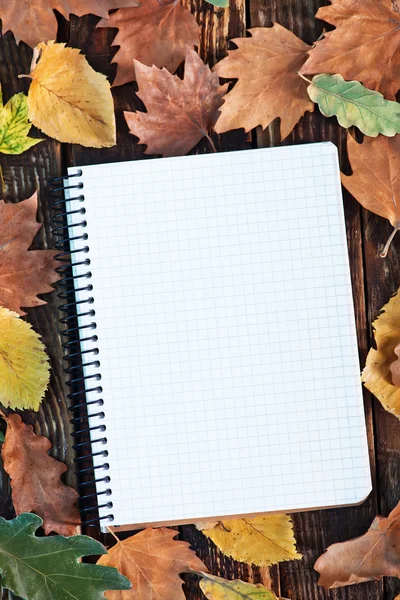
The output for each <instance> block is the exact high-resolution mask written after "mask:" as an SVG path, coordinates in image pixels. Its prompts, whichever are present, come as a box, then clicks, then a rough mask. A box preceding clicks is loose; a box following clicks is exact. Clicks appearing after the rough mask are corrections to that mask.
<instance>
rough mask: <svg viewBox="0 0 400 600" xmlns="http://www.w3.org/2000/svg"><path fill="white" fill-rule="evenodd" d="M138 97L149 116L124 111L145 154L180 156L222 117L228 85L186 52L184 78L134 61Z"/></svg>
mask: <svg viewBox="0 0 400 600" xmlns="http://www.w3.org/2000/svg"><path fill="white" fill-rule="evenodd" d="M135 69H136V76H137V81H138V84H139V92H138V96H139V98H140V99H141V100H142V101H143V102H144V104H145V106H146V108H147V113H143V112H135V113H133V112H125V113H124V114H125V119H126V122H127V124H128V126H129V129H130V133H132V135H136V136H137V137H138V138H139V143H141V144H147V150H146V154H162V155H163V156H181V155H183V154H187V153H188V152H189V150H191V149H192V148H193V147H194V146H195V145H196V144H197V143H198V142H199V141H200V140H201V139H202V138H203V137H206V138H207V139H208V140H209V141H210V143H211V145H213V142H212V140H211V138H210V137H209V135H208V132H209V131H210V130H211V128H212V126H213V125H214V123H215V121H216V120H217V118H218V115H219V111H218V109H219V107H220V106H221V102H222V98H223V96H224V94H225V92H226V90H227V86H226V85H223V86H220V85H219V78H218V75H217V74H216V73H212V72H211V71H210V68H209V67H208V66H207V65H205V64H204V63H203V61H202V60H201V58H200V57H199V56H198V55H197V54H196V52H195V51H194V50H191V49H190V48H189V47H187V49H186V61H185V76H184V78H183V79H180V78H179V77H178V76H174V75H171V73H169V72H168V71H167V70H166V69H161V70H160V69H157V67H146V66H145V65H142V64H141V63H139V62H137V61H135Z"/></svg>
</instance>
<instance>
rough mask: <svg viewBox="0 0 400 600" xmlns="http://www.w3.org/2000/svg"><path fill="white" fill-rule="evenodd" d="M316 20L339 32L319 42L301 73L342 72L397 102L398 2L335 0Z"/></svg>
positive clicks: (399, 85)
mask: <svg viewBox="0 0 400 600" xmlns="http://www.w3.org/2000/svg"><path fill="white" fill-rule="evenodd" d="M316 17H318V18H319V19H323V20H324V21H327V22H328V23H330V24H331V25H335V26H336V29H335V30H334V31H330V32H328V33H325V35H324V38H323V39H322V40H320V41H318V42H316V44H315V47H314V48H313V49H312V50H311V51H310V53H309V54H310V56H309V58H308V60H307V62H306V63H305V65H304V66H303V68H302V69H301V73H303V74H310V75H311V74H316V73H340V75H342V76H343V77H344V79H346V80H352V79H356V80H357V81H360V82H361V83H363V84H364V85H365V87H367V88H369V89H372V90H377V91H378V92H381V93H382V94H383V95H384V96H385V98H387V99H388V100H394V99H395V97H396V93H397V91H398V90H399V88H400V11H399V8H398V6H397V4H396V3H395V1H394V0H331V6H324V7H322V8H320V9H319V10H318V12H317V14H316Z"/></svg>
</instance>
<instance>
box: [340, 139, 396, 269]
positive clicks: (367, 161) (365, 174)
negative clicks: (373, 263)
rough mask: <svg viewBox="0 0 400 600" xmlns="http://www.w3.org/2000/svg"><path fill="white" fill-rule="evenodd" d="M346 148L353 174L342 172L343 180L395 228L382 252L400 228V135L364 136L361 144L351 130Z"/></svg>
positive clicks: (386, 250) (383, 254) (358, 197)
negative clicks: (353, 136)
mask: <svg viewBox="0 0 400 600" xmlns="http://www.w3.org/2000/svg"><path fill="white" fill-rule="evenodd" d="M347 151H348V155H349V160H350V164H351V168H352V170H353V174H352V175H343V174H342V183H343V185H344V186H345V188H347V189H348V190H349V192H350V193H351V194H352V195H353V196H354V197H355V198H356V200H358V202H360V204H362V206H364V208H367V209H368V210H370V211H371V212H374V213H375V214H377V215H379V216H380V217H384V218H385V219H388V220H389V221H390V223H391V225H392V226H393V228H394V230H393V233H392V235H391V236H390V238H389V240H388V242H387V244H386V246H385V248H384V250H383V252H382V253H381V256H382V257H384V256H386V254H387V252H388V249H389V246H390V243H391V241H392V239H393V237H394V235H395V234H396V232H397V231H398V230H399V229H400V208H399V206H400V175H399V173H400V136H399V135H396V136H395V137H393V138H387V137H384V136H379V137H377V138H376V139H371V138H365V139H364V141H363V143H362V144H358V143H357V142H356V141H355V140H354V139H353V138H352V137H351V135H350V134H349V135H348V136H347Z"/></svg>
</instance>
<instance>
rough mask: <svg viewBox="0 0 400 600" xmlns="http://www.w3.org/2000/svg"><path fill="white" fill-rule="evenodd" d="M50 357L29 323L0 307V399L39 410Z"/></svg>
mask: <svg viewBox="0 0 400 600" xmlns="http://www.w3.org/2000/svg"><path fill="white" fill-rule="evenodd" d="M49 379H50V373H49V359H48V357H47V355H46V352H45V348H44V345H43V344H42V342H41V341H40V338H39V336H38V334H37V333H36V332H35V331H34V330H33V329H32V326H31V325H30V324H29V323H26V322H25V321H22V319H20V318H19V315H18V314H17V313H15V312H12V311H11V310H8V309H7V308H3V307H0V381H1V385H0V402H1V404H3V406H10V407H11V408H20V409H24V408H30V409H32V410H38V409H39V405H40V402H41V400H42V398H43V396H44V393H45V391H46V389H47V385H48V383H49Z"/></svg>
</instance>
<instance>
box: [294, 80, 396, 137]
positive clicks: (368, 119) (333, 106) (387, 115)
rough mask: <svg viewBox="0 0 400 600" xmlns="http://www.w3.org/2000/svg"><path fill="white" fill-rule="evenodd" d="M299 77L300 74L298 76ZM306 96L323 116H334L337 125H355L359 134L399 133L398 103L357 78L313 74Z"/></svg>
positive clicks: (371, 135) (373, 135)
mask: <svg viewBox="0 0 400 600" xmlns="http://www.w3.org/2000/svg"><path fill="white" fill-rule="evenodd" d="M302 77H303V76H302ZM309 83H310V85H309V86H308V88H307V92H308V95H309V96H310V98H311V100H312V101H313V102H316V103H318V106H319V109H320V111H321V113H322V114H323V115H325V116H326V117H333V116H336V117H337V120H338V122H339V125H341V126H342V127H346V128H349V127H351V126H352V125H355V126H356V127H358V129H359V130H360V131H362V133H364V134H365V135H368V136H370V137H377V135H379V134H380V133H382V134H383V135H386V136H390V137H393V136H394V135H396V133H400V104H398V102H392V101H390V100H385V98H384V97H383V96H382V94H380V93H379V92H373V91H371V90H368V89H367V88H366V87H364V86H363V85H361V83H359V82H358V81H345V80H344V79H343V77H342V76H341V75H326V74H324V73H323V74H321V75H316V76H315V77H313V80H312V81H310V82H309Z"/></svg>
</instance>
